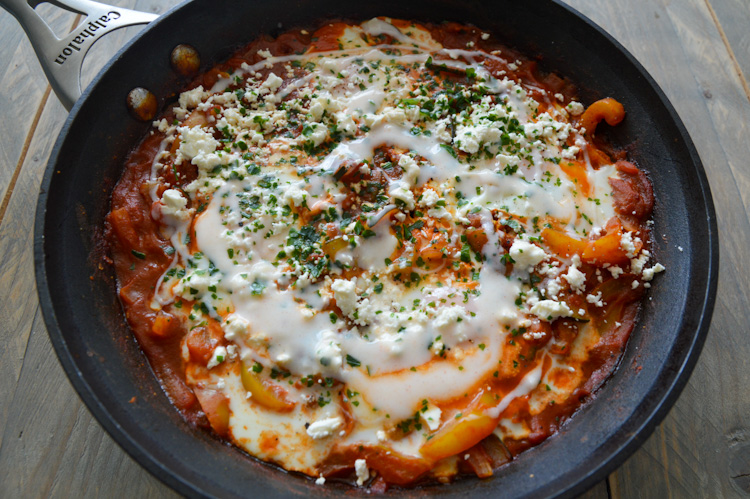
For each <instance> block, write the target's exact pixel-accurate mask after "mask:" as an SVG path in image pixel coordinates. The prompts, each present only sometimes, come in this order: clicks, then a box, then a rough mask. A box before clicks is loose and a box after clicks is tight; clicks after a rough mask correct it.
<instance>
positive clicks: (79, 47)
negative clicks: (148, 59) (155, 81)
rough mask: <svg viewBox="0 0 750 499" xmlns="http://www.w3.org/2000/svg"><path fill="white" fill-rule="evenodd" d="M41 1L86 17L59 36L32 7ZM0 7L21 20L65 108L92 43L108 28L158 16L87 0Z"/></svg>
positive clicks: (13, 0)
mask: <svg viewBox="0 0 750 499" xmlns="http://www.w3.org/2000/svg"><path fill="white" fill-rule="evenodd" d="M44 2H47V3H51V4H53V5H55V6H57V7H60V8H62V9H65V10H68V11H71V12H74V13H76V14H83V15H85V16H86V18H85V19H84V20H83V22H81V24H79V25H78V26H77V27H76V28H75V30H74V31H73V32H71V33H69V34H68V35H67V36H65V37H64V38H62V39H60V38H58V37H57V36H55V34H54V33H53V32H52V30H51V29H50V28H49V26H47V23H46V22H44V20H43V19H42V18H41V17H40V16H39V15H38V14H37V13H36V11H35V10H34V8H35V7H36V6H37V5H39V4H41V3H44ZM0 7H2V8H4V9H5V10H7V11H8V12H10V13H11V14H12V15H13V17H15V18H16V19H17V20H18V22H19V23H21V27H23V30H24V31H25V32H26V35H27V36H28V37H29V40H31V45H32V46H33V47H34V51H35V52H36V55H37V57H38V58H39V62H40V63H41V65H42V69H44V74H45V75H46V76H47V79H48V80H49V82H50V85H51V86H52V89H53V90H54V91H55V94H57V97H58V98H59V99H60V101H61V102H62V104H63V106H65V108H66V109H68V110H70V108H72V107H73V104H74V103H75V101H77V100H78V98H79V97H80V96H81V66H82V65H83V59H84V58H85V57H86V53H87V52H88V51H89V49H90V48H91V46H92V45H93V44H94V42H95V41H96V40H98V39H99V38H100V37H101V36H103V35H106V34H107V33H109V32H110V31H114V30H116V29H118V28H124V27H126V26H133V25H136V24H148V23H150V22H151V21H153V20H154V19H156V18H157V17H159V16H157V15H156V14H148V13H145V12H138V11H135V10H129V9H121V8H119V7H114V6H111V5H105V4H101V3H98V2H93V1H91V0H0Z"/></svg>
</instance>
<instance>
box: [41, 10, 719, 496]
mask: <svg viewBox="0 0 750 499" xmlns="http://www.w3.org/2000/svg"><path fill="white" fill-rule="evenodd" d="M548 1H549V3H551V4H554V5H556V6H558V7H561V8H562V9H564V10H566V11H568V12H569V13H570V14H572V15H573V16H575V17H577V18H578V19H580V20H581V21H582V22H584V23H585V24H586V25H587V27H588V28H589V29H593V30H594V31H596V32H597V33H598V34H599V35H600V36H603V37H604V38H605V39H606V40H607V41H608V42H609V43H610V44H611V45H612V47H613V49H615V50H616V51H618V52H619V53H620V54H621V55H622V56H624V57H625V58H626V59H627V61H628V62H629V63H630V64H631V65H632V67H633V69H635V70H636V72H637V73H638V74H639V75H640V76H641V77H642V78H643V79H644V82H645V84H647V85H648V87H650V90H651V91H653V92H654V93H655V94H656V96H657V97H658V99H659V101H660V104H661V105H662V106H663V107H664V110H665V111H666V112H667V114H668V115H669V117H670V118H671V120H672V123H671V124H673V125H674V126H675V128H676V129H677V131H678V133H679V137H680V139H681V140H682V141H683V143H684V146H685V148H686V155H687V156H688V157H689V158H690V159H691V161H692V165H690V166H691V168H690V171H691V174H692V175H694V180H696V181H697V184H698V186H699V188H700V194H701V196H700V197H701V199H702V200H703V202H704V206H703V207H702V209H701V212H700V213H701V214H705V215H706V223H707V227H706V229H707V236H708V238H709V241H708V243H709V244H708V245H707V247H706V248H705V251H707V253H708V255H709V258H708V259H707V265H706V274H705V277H706V287H705V293H703V295H702V296H701V300H700V304H701V307H700V311H699V312H698V313H694V314H695V315H696V319H697V325H696V326H695V328H694V332H693V334H692V335H691V337H690V342H689V345H688V347H687V348H686V349H685V351H684V353H683V356H682V362H681V365H680V366H679V369H677V370H676V372H675V373H674V375H673V378H672V379H671V382H670V383H669V384H667V385H664V386H660V387H659V388H658V389H657V391H658V393H659V401H658V403H657V404H655V405H654V406H653V407H652V408H651V409H650V410H649V411H648V412H647V413H646V414H645V415H632V416H631V418H633V419H637V420H639V424H638V425H637V429H636V430H635V431H633V432H632V434H631V435H630V436H629V437H628V438H627V439H626V440H625V441H624V442H623V443H622V444H621V445H619V447H617V448H616V449H615V450H614V451H612V450H609V451H608V452H607V456H608V457H607V458H606V459H603V460H601V461H599V462H598V464H596V465H594V466H592V467H590V468H589V469H588V471H584V472H581V473H574V472H575V471H577V470H578V468H580V466H579V467H578V468H575V467H574V468H571V469H570V470H569V471H568V474H567V476H571V475H572V476H573V477H574V481H573V482H572V484H570V485H569V486H567V488H563V489H561V490H558V491H557V492H554V491H552V494H551V495H549V496H550V497H552V496H555V497H572V496H574V495H576V494H580V493H582V492H584V491H585V490H587V489H588V488H590V487H591V486H593V485H594V484H595V483H596V482H598V481H600V480H601V479H602V478H604V477H605V476H606V475H607V474H608V473H610V472H611V471H614V469H615V468H616V467H618V466H619V465H621V464H622V463H623V462H624V461H625V460H626V459H627V458H628V457H629V456H630V455H631V454H632V453H633V452H634V451H635V450H636V449H637V448H638V447H640V445H641V444H642V443H643V442H644V441H645V440H646V439H647V438H648V437H649V436H650V435H651V433H652V432H653V430H654V428H655V427H656V426H657V425H658V424H659V423H661V421H662V420H663V419H664V417H665V416H666V414H667V413H668V411H669V409H671V407H672V406H673V405H674V403H675V401H676V399H677V398H678V397H679V395H680V393H681V392H682V390H683V388H684V387H685V385H686V384H687V381H688V379H689V377H690V374H691V373H692V371H693V369H694V367H695V365H696V363H697V360H698V357H699V354H700V351H701V349H702V347H703V344H704V342H705V339H706V337H707V334H708V330H709V326H710V320H711V315H712V313H713V308H714V304H715V300H716V289H717V285H718V271H719V268H718V267H719V238H718V227H717V220H716V212H715V207H714V204H713V200H712V196H711V191H710V186H709V183H708V179H707V176H706V172H705V169H704V167H703V165H702V162H701V160H700V156H699V154H698V152H697V149H696V148H695V145H694V144H693V142H692V139H691V138H690V136H689V134H688V132H687V129H686V128H685V126H684V123H683V122H682V120H681V119H680V117H679V115H678V114H677V112H676V110H675V109H674V107H673V106H672V104H671V102H670V101H669V100H668V98H667V97H666V95H665V94H664V92H663V91H662V90H661V88H660V87H659V85H658V84H657V83H656V81H655V80H654V79H653V78H652V77H651V76H650V74H649V73H648V72H647V71H646V70H645V68H644V67H643V66H642V65H641V64H640V62H638V60H637V59H636V58H635V57H634V56H633V55H632V54H631V53H630V52H629V51H628V50H627V49H626V48H625V47H624V46H623V45H622V44H620V43H619V42H618V41H617V40H616V39H615V38H614V37H613V36H611V35H610V34H609V33H607V32H606V31H605V30H604V29H602V28H601V27H599V26H598V25H597V24H596V23H594V22H593V21H591V20H590V19H589V18H588V17H587V16H585V15H583V14H581V13H580V12H579V11H577V10H576V9H574V8H572V7H570V6H568V5H566V4H564V3H562V2H561V1H560V0H548ZM189 3H190V2H184V3H182V4H180V5H177V6H175V7H173V8H172V9H170V10H169V11H167V12H166V13H164V14H163V15H162V16H160V17H159V18H158V19H157V20H155V21H154V22H152V23H151V24H150V25H148V26H147V27H146V28H145V29H144V30H142V31H141V32H140V33H138V34H137V35H136V36H135V37H134V38H133V39H131V40H130V41H129V42H128V43H127V44H125V46H124V47H123V48H122V49H120V50H119V51H118V52H117V54H116V55H115V56H113V57H112V58H111V59H110V60H109V62H107V64H106V65H105V66H104V67H103V68H102V70H101V71H100V72H99V74H98V75H97V76H96V77H95V78H94V80H93V81H92V83H91V84H90V85H89V87H88V88H87V89H86V90H85V91H84V92H83V94H82V96H81V98H80V99H79V100H78V101H77V102H76V103H75V105H74V107H73V109H72V110H71V112H70V114H69V115H68V117H67V119H66V121H65V124H64V126H63V128H62V130H61V131H60V134H59V136H58V138H57V140H56V142H55V145H54V147H53V150H52V152H51V154H50V159H49V162H48V164H47V167H46V170H45V173H44V177H43V179H42V184H41V187H40V194H39V198H38V202H37V208H36V215H35V227H34V263H35V270H36V281H37V288H38V293H39V301H40V306H41V308H42V313H43V316H44V320H45V324H46V327H47V331H48V335H49V337H50V340H51V342H52V345H53V347H54V349H55V352H56V354H57V357H58V359H59V360H60V363H61V364H62V366H63V368H64V370H65V372H66V375H67V377H68V379H69V380H70V381H71V383H72V384H73V386H74V388H75V390H76V392H77V393H78V395H79V397H80V398H81V399H82V400H83V402H84V403H85V404H86V406H87V408H88V409H89V411H90V412H91V413H92V414H93V415H94V416H95V418H96V419H97V421H98V422H99V423H100V424H101V425H102V426H103V427H104V428H105V429H106V430H107V432H108V433H109V434H110V435H111V436H112V437H113V439H114V440H115V441H116V442H117V443H118V445H120V446H121V447H122V448H123V449H124V450H125V451H126V452H127V453H128V454H129V455H130V456H131V457H133V458H134V459H135V460H136V461H137V462H138V463H139V464H140V465H141V466H143V467H144V468H146V469H147V470H148V471H149V472H150V473H151V474H152V475H154V476H155V477H157V478H158V479H160V480H161V481H162V482H164V483H165V484H167V485H168V486H170V487H172V488H173V489H175V490H177V491H178V492H180V493H183V494H186V495H198V496H210V492H209V491H207V490H205V489H204V488H201V487H200V486H198V485H196V484H195V483H193V482H190V481H188V480H186V479H185V478H184V477H183V475H178V474H177V472H176V471H175V470H173V469H172V468H169V467H168V466H165V465H164V464H162V463H160V462H159V461H158V459H156V458H155V456H154V454H153V453H152V452H150V451H149V450H147V449H145V448H143V446H141V445H140V444H139V442H138V441H137V439H135V438H134V437H133V436H132V435H131V434H130V433H129V432H128V431H127V430H126V429H125V428H123V426H122V425H121V424H119V423H118V422H117V420H116V418H114V417H113V415H112V414H110V412H109V411H108V410H107V408H106V406H105V403H104V402H103V401H102V400H101V398H100V396H99V395H97V393H96V391H95V389H93V388H92V386H91V385H90V384H89V382H88V381H87V379H86V378H85V374H84V373H83V371H82V370H81V369H79V367H78V364H77V363H76V360H75V355H74V353H73V352H72V351H71V350H70V349H69V347H68V344H67V342H66V340H65V338H64V336H63V333H62V331H61V329H60V326H59V324H58V321H57V317H56V313H55V309H54V300H53V298H52V295H51V293H50V289H49V285H48V279H47V269H46V266H45V263H46V255H45V233H46V230H47V227H46V224H45V221H46V216H47V202H48V196H49V191H50V186H51V184H52V183H53V178H54V173H55V171H56V165H57V164H58V161H59V156H60V152H61V149H62V147H63V145H64V142H65V140H66V137H67V136H68V131H69V130H70V128H72V127H73V126H74V124H75V122H76V118H77V116H78V113H79V111H80V109H81V107H82V105H83V103H84V102H85V101H86V99H87V98H88V96H89V95H90V94H91V93H92V91H93V89H94V88H95V87H96V85H97V84H98V83H99V81H100V80H101V79H102V77H103V75H104V74H105V73H107V71H108V70H109V69H110V68H111V66H112V65H113V64H115V62H116V61H117V60H118V59H120V58H121V57H122V55H123V54H124V53H125V52H127V51H128V50H129V48H130V47H131V46H132V45H133V44H134V43H136V42H137V41H138V40H139V39H140V38H141V37H142V36H143V35H144V34H145V33H147V32H149V31H151V30H156V29H158V28H159V25H160V24H161V23H162V22H163V21H164V19H166V18H167V17H170V16H172V15H173V14H174V13H175V12H176V11H179V10H181V9H183V8H186V7H187V6H188V5H189ZM703 208H705V211H704V210H703ZM663 364H664V363H663V362H662V365H663ZM619 369H621V366H618V367H617V368H616V370H619ZM613 374H614V372H613ZM652 390H653V389H652ZM647 394H651V392H647ZM589 459H591V457H589ZM542 491H544V492H550V491H549V490H546V489H540V490H539V492H542Z"/></svg>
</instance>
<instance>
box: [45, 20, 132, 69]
mask: <svg viewBox="0 0 750 499" xmlns="http://www.w3.org/2000/svg"><path fill="white" fill-rule="evenodd" d="M119 18H120V13H119V12H114V11H112V12H108V13H107V14H105V15H103V16H102V17H100V18H99V19H97V20H95V21H90V22H89V24H88V26H86V27H85V28H84V29H83V30H81V32H80V33H78V36H76V37H75V38H73V40H72V41H71V42H70V43H69V44H68V46H67V47H65V48H64V49H63V50H62V52H61V53H60V54H59V55H58V56H57V59H55V62H56V63H58V64H60V65H61V66H62V65H63V64H64V63H65V61H66V60H67V59H68V57H69V56H71V55H72V54H73V51H74V50H75V51H76V52H80V51H81V47H82V46H83V44H84V43H86V39H87V38H90V39H91V40H93V39H94V38H96V37H97V35H98V33H96V32H97V31H99V30H100V29H103V28H106V27H107V23H108V22H110V21H114V20H115V19H119Z"/></svg>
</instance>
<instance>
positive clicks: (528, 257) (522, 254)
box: [509, 238, 547, 272]
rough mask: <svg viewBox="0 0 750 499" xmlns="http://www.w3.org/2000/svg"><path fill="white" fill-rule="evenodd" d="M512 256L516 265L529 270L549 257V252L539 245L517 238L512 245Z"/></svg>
mask: <svg viewBox="0 0 750 499" xmlns="http://www.w3.org/2000/svg"><path fill="white" fill-rule="evenodd" d="M509 253H510V256H511V258H513V261H514V262H515V265H516V266H517V267H518V268H519V269H521V270H525V271H527V272H529V271H530V270H531V269H532V268H533V267H535V266H536V265H538V264H539V263H541V262H542V261H543V260H545V259H546V258H547V253H545V252H544V250H543V249H542V248H540V247H539V246H537V245H535V244H532V243H529V242H527V241H523V240H522V239H520V238H516V240H515V241H513V245H512V246H511V247H510V251H509Z"/></svg>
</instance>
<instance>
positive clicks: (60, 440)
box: [0, 0, 750, 498]
mask: <svg viewBox="0 0 750 499" xmlns="http://www.w3.org/2000/svg"><path fill="white" fill-rule="evenodd" d="M566 1H567V3H569V4H570V5H572V6H573V7H575V8H577V9H578V10H580V11H581V12H583V13H584V14H585V15H587V16H589V17H590V18H591V19H592V20H594V21H595V22H597V23H598V24H599V25H600V26H602V27H604V28H605V29H606V30H607V31H608V32H609V33H611V34H612V35H613V36H614V37H615V38H616V39H618V40H619V41H620V42H621V43H622V44H623V45H625V47H627V48H628V49H629V50H630V51H631V52H632V53H633V54H634V55H635V56H636V58H637V59H638V60H640V61H641V63H642V64H643V65H644V66H645V67H646V69H647V70H648V71H649V72H650V73H651V75H652V76H653V77H654V78H655V79H656V81H657V82H658V83H659V85H661V87H662V89H663V90H664V91H665V92H666V94H667V96H668V97H669V99H670V100H671V101H672V103H673V104H674V105H675V107H676V108H677V111H678V112H679V114H680V116H681V117H682V119H683V121H684V122H685V125H686V126H687V128H688V131H689V132H690V135H691V136H692V138H693V140H694V141H695V145H696V147H697V148H698V151H699V153H700V155H701V158H702V160H703V163H704V165H705V167H706V171H707V173H708V178H709V181H710V183H711V189H712V191H713V195H714V202H715V203H716V209H717V212H718V221H719V229H720V232H721V261H722V266H721V267H722V270H721V278H720V284H719V296H718V299H717V303H716V310H715V312H714V319H713V323H712V327H711V332H710V335H709V338H708V341H707V342H706V345H705V347H704V349H703V353H702V355H701V358H700V360H699V362H698V365H697V367H696V369H695V372H694V373H693V376H692V378H691V379H690V382H689V383H688V385H687V387H686V388H685V390H684V392H683V393H682V395H681V397H680V399H679V400H678V401H677V403H676V405H675V406H674V408H673V409H672V411H671V412H670V413H669V415H668V416H667V418H666V419H665V420H664V422H663V423H662V424H661V425H660V426H659V427H658V428H657V429H656V431H655V432H654V434H653V436H651V438H650V439H649V440H648V441H647V442H646V443H645V445H644V446H643V447H642V448H641V449H640V450H639V451H637V452H636V453H635V454H634V455H633V456H632V457H631V458H630V459H629V460H628V461H626V462H625V464H623V465H622V466H621V467H620V468H619V469H618V470H617V471H615V472H614V473H612V474H611V475H610V476H609V477H608V478H607V479H606V480H605V481H603V482H601V483H599V484H598V485H597V486H596V487H594V488H593V489H592V490H591V491H590V492H588V493H587V494H585V495H584V497H587V498H607V497H612V498H631V497H649V498H650V497H653V498H667V497H670V498H671V497H741V496H743V495H745V496H746V495H748V493H750V390H748V383H750V336H749V335H750V331H748V329H750V327H749V326H750V324H749V322H750V321H748V319H747V318H746V317H745V314H747V313H748V312H749V311H750V277H748V276H745V275H744V272H746V271H748V272H750V259H749V258H748V256H747V255H748V254H750V220H748V209H749V208H750V136H748V132H750V129H749V127H748V124H750V87H749V85H748V80H750V2H748V0H672V1H670V0H607V1H600V0H566ZM111 3H114V4H118V5H121V6H123V7H131V8H136V9H140V10H146V11H151V12H163V11H165V10H166V9H167V8H168V7H169V6H171V5H173V4H175V3H177V2H176V1H175V0H168V1H164V0H161V1H159V0H111ZM40 11H41V12H43V13H44V15H45V17H46V18H47V19H48V22H49V24H50V25H51V26H53V28H54V29H55V30H56V32H58V33H67V32H68V31H69V30H70V29H71V28H72V27H73V23H74V22H75V21H76V16H75V15H73V14H69V13H63V12H62V11H60V10H59V9H56V8H54V7H51V6H49V5H43V6H41V7H40ZM133 29H137V28H131V29H129V30H124V31H120V32H119V33H117V34H115V35H111V36H108V37H105V38H104V39H103V40H102V41H100V42H99V43H98V44H97V45H96V46H95V47H94V51H95V53H94V54H93V55H94V56H93V57H91V58H90V60H89V63H88V64H86V65H85V67H84V76H85V78H86V81H87V82H88V81H90V79H91V77H92V75H93V74H95V71H96V70H98V69H99V68H100V67H101V65H102V63H103V61H104V60H106V59H107V58H109V56H110V55H111V54H113V53H114V51H115V50H116V48H117V47H120V46H121V45H122V44H123V43H124V41H125V40H126V39H127V38H128V37H129V36H130V35H131V34H132V32H133V31H132V30H133ZM0 88H2V95H0V200H1V201H0V203H1V204H0V497H20V496H24V497H39V496H57V497H59V496H68V497H125V496H128V497H146V496H148V497H169V496H174V495H175V493H174V492H172V491H170V490H169V489H168V488H167V487H165V486H164V485H162V484H161V483H160V482H159V481H158V480H157V479H155V478H154V477H152V476H151V475H150V474H149V473H147V472H146V471H144V470H143V469H142V468H141V467H140V466H139V465H138V464H136V463H135V462H134V461H133V460H132V459H131V458H130V457H129V456H127V455H126V454H125V453H124V452H123V451H122V450H121V449H120V448H119V447H118V446H117V445H116V444H115V443H114V441H113V440H112V439H111V438H110V437H109V436H108V435H107V434H106V433H105V432H104V431H103V430H102V429H101V427H100V426H99V425H98V423H97V422H96V421H95V420H94V419H93V418H92V416H91V415H90V414H89V412H88V410H87V409H86V408H85V407H84V406H83V404H82V403H81V401H80V400H79V399H78V397H77V396H76V394H75V392H74V391H73V389H72V387H71V385H70V383H69V382H68V380H67V378H66V377H65V374H64V373H63V370H62V369H61V368H60V365H59V363H58V361H57V358H56V357H55V354H54V353H53V351H52V347H51V345H50V342H49V339H48V338H47V332H46V330H45V327H44V323H43V320H42V318H41V313H40V309H39V304H38V299H37V294H36V287H35V282H34V268H33V251H32V230H33V223H34V206H35V203H36V197H37V191H38V188H39V183H40V180H41V176H42V173H43V171H44V168H45V165H46V163H47V158H48V157H49V154H50V150H51V148H52V145H53V143H54V141H55V138H56V137H57V134H58V132H59V130H60V128H61V127H62V124H63V121H64V119H65V117H66V115H67V113H66V111H65V110H64V109H63V107H62V106H61V105H60V103H59V101H58V100H57V98H56V97H55V95H54V93H51V92H50V87H49V86H48V84H47V82H46V80H45V78H44V75H43V73H42V71H41V69H40V66H39V64H38V63H37V61H36V59H35V57H34V54H33V51H32V49H31V46H30V44H29V42H28V41H27V40H26V38H25V36H24V35H23V33H22V31H21V29H20V27H19V25H18V24H17V23H16V21H15V20H14V19H13V18H12V17H11V16H10V15H8V14H6V13H4V12H0ZM743 317H745V318H744V319H743Z"/></svg>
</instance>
